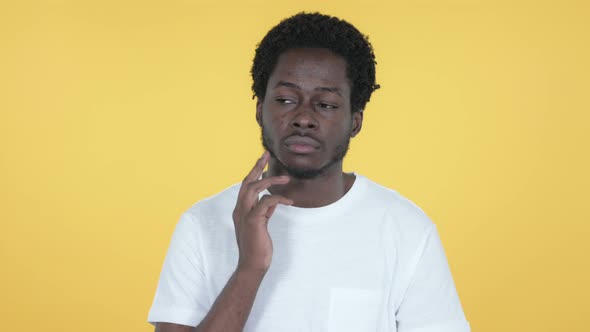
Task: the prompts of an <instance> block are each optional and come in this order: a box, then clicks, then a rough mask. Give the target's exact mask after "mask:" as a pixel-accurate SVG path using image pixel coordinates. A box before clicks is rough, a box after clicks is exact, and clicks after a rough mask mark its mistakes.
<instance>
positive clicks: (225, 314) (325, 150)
mask: <svg viewBox="0 0 590 332" xmlns="http://www.w3.org/2000/svg"><path fill="white" fill-rule="evenodd" d="M256 120H257V121H258V123H259V124H260V126H261V127H262V128H264V137H265V139H264V142H265V147H266V148H267V149H268V150H269V151H265V152H264V154H263V155H262V157H261V158H260V159H259V160H258V161H257V162H256V164H255V165H254V167H253V168H252V170H251V171H250V173H249V174H248V175H247V176H246V177H245V178H244V181H243V182H242V186H241V188H240V192H239V194H238V200H237V202H236V207H235V209H234V211H233V219H234V226H235V231H236V241H237V244H238V250H239V260H238V266H237V267H236V270H235V272H234V274H232V276H231V277H230V279H229V281H228V282H227V284H226V286H225V287H224V289H223V290H222V291H221V293H220V294H219V296H218V297H217V299H216V301H215V303H214V304H213V306H212V308H211V310H210V311H209V313H208V314H207V315H206V316H205V318H204V319H203V321H202V322H201V323H200V324H199V325H198V326H197V327H191V326H184V325H178V324H171V323H158V324H157V328H156V331H157V332H181V331H182V332H188V331H200V332H203V331H206V332H210V331H225V332H239V331H242V330H243V328H244V324H245V323H246V320H247V319H248V315H249V314H250V310H251V309H252V305H253V303H254V300H255V298H256V293H257V291H258V288H259V287H260V284H261V283H262V280H263V278H264V275H265V274H266V272H267V271H268V268H269V267H270V264H271V263H272V252H273V246H272V240H271V238H270V235H269V233H268V229H267V226H268V222H269V221H270V219H271V217H272V214H273V213H274V210H275V209H276V207H277V205H279V204H283V205H294V206H298V207H319V206H324V205H328V204H330V203H333V202H335V201H337V200H338V199H340V198H341V197H342V196H343V195H344V194H345V193H346V192H347V191H348V190H349V189H350V187H351V186H352V184H353V183H354V180H355V179H354V176H353V175H350V174H346V173H343V171H342V158H343V157H344V154H345V152H346V149H347V147H348V140H349V138H350V137H354V136H356V135H357V134H358V133H359V131H360V129H361V126H362V121H363V117H362V113H360V112H356V113H352V112H351V108H350V83H349V81H348V78H347V77H346V61H345V60H344V59H343V58H342V57H340V56H337V55H335V54H334V53H332V52H330V51H329V50H326V49H292V50H289V51H286V52H285V53H283V54H282V55H281V56H280V57H279V60H278V62H277V65H276V68H275V70H274V71H273V73H272V75H271V76H270V78H269V81H268V87H267V90H266V95H265V98H264V100H259V101H258V103H257V107H256ZM271 155H272V157H271ZM266 165H268V171H267V172H265V173H264V168H265V166H266ZM261 176H262V178H260V177H261ZM266 189H268V190H269V192H270V193H271V195H266V196H264V197H263V198H262V199H260V200H258V194H259V193H261V192H262V191H264V190H266Z"/></svg>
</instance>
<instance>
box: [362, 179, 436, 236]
mask: <svg viewBox="0 0 590 332" xmlns="http://www.w3.org/2000/svg"><path fill="white" fill-rule="evenodd" d="M357 177H358V179H359V180H360V181H361V183H362V185H363V187H364V190H363V193H364V195H363V204H364V205H367V207H366V208H368V209H371V210H374V211H379V213H382V215H383V217H384V219H386V220H388V221H390V222H391V223H393V224H394V226H395V228H397V229H398V231H403V233H406V234H407V233H416V234H415V235H418V233H420V234H424V233H428V232H430V230H431V229H432V227H433V225H434V224H433V222H432V220H431V219H430V218H429V217H428V215H427V214H426V213H425V212H424V210H422V208H420V207H419V206H418V205H417V204H415V203H414V202H413V201H411V200H410V199H408V198H406V197H405V196H403V195H402V194H400V193H399V192H397V191H396V190H394V189H391V188H388V187H385V186H383V185H381V184H378V183H376V182H374V181H372V180H370V179H368V178H367V177H364V176H362V175H358V174H357Z"/></svg>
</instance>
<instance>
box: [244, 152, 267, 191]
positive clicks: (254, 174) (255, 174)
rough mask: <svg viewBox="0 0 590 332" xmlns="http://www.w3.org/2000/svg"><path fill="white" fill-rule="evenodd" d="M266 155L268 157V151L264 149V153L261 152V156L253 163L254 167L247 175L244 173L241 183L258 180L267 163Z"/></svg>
mask: <svg viewBox="0 0 590 332" xmlns="http://www.w3.org/2000/svg"><path fill="white" fill-rule="evenodd" d="M268 157H269V153H268V152H267V151H266V150H265V151H264V153H263V154H262V156H261V157H260V158H259V159H258V160H257V161H256V164H254V167H253V168H252V169H251V170H250V173H248V175H246V177H245V178H244V181H243V183H250V182H252V181H256V180H258V178H260V176H261V175H262V172H264V167H265V166H266V164H267V163H268V159H269V158H268Z"/></svg>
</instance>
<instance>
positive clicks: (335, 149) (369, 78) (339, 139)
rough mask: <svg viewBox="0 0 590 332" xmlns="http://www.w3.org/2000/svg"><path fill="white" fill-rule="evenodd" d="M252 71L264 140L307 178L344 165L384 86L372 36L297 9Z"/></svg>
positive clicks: (281, 162) (268, 40)
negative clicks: (377, 73)
mask: <svg viewBox="0 0 590 332" xmlns="http://www.w3.org/2000/svg"><path fill="white" fill-rule="evenodd" d="M252 77H253V80H254V83H253V86H252V89H253V90H254V93H255V97H257V98H258V102H257V111H256V119H257V121H258V123H259V124H260V126H261V128H262V142H263V145H264V147H265V148H266V150H268V151H269V152H270V154H271V156H272V160H274V162H276V166H277V167H279V169H282V170H283V171H285V172H286V173H288V174H289V175H291V176H292V177H295V178H300V179H310V178H315V177H317V176H319V175H322V174H324V173H326V172H327V171H329V170H334V171H338V170H340V171H341V169H342V159H343V158H344V156H345V154H346V152H347V150H348V145H349V141H350V138H351V137H354V136H355V135H356V134H358V132H359V131H360V129H361V125H362V120H363V116H362V115H363V114H362V110H363V108H364V107H365V104H366V103H367V102H368V101H369V98H370V96H371V93H372V92H373V91H374V90H375V89H377V88H378V87H379V86H378V85H376V84H375V57H374V54H373V51H372V47H371V45H370V44H369V42H368V40H367V38H366V37H365V36H363V35H362V34H361V33H360V32H359V31H358V30H357V29H356V28H354V27H353V26H352V25H350V24H349V23H347V22H345V21H342V20H339V19H337V18H334V17H330V16H325V15H320V14H297V15H295V16H293V17H291V18H288V19H286V20H284V21H282V22H281V23H279V25H277V26H276V27H274V28H273V29H271V31H270V32H269V33H268V34H267V35H266V36H265V37H264V39H263V40H262V42H261V43H260V45H259V47H258V48H257V50H256V56H255V58H254V64H253V66H252ZM336 166H339V167H336Z"/></svg>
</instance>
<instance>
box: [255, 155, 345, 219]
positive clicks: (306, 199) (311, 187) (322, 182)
mask: <svg viewBox="0 0 590 332" xmlns="http://www.w3.org/2000/svg"><path fill="white" fill-rule="evenodd" d="M278 175H288V174H287V171H286V170H285V169H283V168H282V167H281V166H280V165H279V163H277V162H276V160H274V159H271V160H270V161H269V164H268V171H267V172H266V173H265V174H264V177H269V176H278ZM354 179H355V178H354V175H351V174H346V173H343V172H342V162H339V163H335V164H334V165H332V167H330V168H329V169H327V170H326V171H325V172H324V173H322V174H321V175H319V176H317V177H315V178H312V179H298V178H294V177H291V180H290V181H289V183H287V184H283V185H277V186H272V187H270V188H269V189H268V191H269V192H270V193H271V194H273V195H281V196H284V197H286V198H289V199H291V200H293V206H296V207H302V208H314V207H321V206H325V205H328V204H332V203H334V202H336V201H337V200H339V199H340V198H342V196H344V194H346V193H347V192H348V190H349V189H350V187H352V184H353V182H354Z"/></svg>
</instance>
